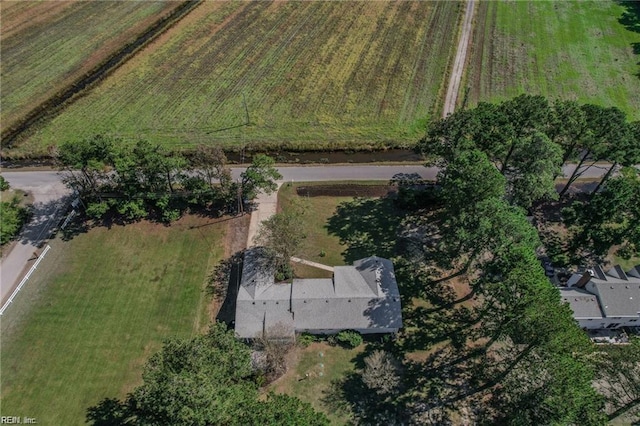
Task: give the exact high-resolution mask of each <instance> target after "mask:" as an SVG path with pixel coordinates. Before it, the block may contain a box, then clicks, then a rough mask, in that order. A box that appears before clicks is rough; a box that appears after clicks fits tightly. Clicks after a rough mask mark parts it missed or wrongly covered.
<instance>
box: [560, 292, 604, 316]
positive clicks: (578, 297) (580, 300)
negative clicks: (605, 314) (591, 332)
mask: <svg viewBox="0 0 640 426" xmlns="http://www.w3.org/2000/svg"><path fill="white" fill-rule="evenodd" d="M560 297H561V298H562V301H563V302H565V303H568V304H569V307H570V308H571V310H572V311H573V317H574V318H575V319H601V318H602V311H601V310H600V305H598V298H597V297H596V295H595V294H592V293H589V292H588V291H585V290H582V289H579V288H561V289H560Z"/></svg>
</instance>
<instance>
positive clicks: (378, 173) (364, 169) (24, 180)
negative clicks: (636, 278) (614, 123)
mask: <svg viewBox="0 0 640 426" xmlns="http://www.w3.org/2000/svg"><path fill="white" fill-rule="evenodd" d="M574 167H575V166H573V165H568V166H565V167H564V168H563V172H564V174H565V175H569V174H570V173H571V172H572V171H573V168H574ZM607 169H608V165H607V164H602V165H600V166H596V167H592V168H591V169H589V170H588V171H587V172H586V173H585V174H584V175H583V178H598V177H601V176H602V175H603V174H604V173H606V170H607ZM243 170H244V168H234V169H232V172H233V173H232V174H233V176H234V177H239V176H240V173H241V172H242V171H243ZM279 170H280V173H281V174H282V176H283V177H282V181H281V182H279V183H282V182H291V181H294V182H300V181H337V180H389V179H391V178H392V177H393V176H394V175H396V174H398V173H405V174H413V173H417V174H418V175H420V176H421V177H422V178H424V179H432V180H433V179H435V178H436V176H437V174H438V169H437V168H435V167H423V166H416V165H413V166H397V165H396V166H372V165H366V166H365V165H348V166H331V165H326V166H305V167H298V166H296V167H281V168H280V169H279ZM2 176H4V178H5V179H6V180H7V181H8V182H9V184H10V185H11V186H12V187H13V188H17V189H22V190H25V191H29V192H31V193H32V194H33V196H34V220H33V221H32V222H31V223H30V224H29V225H28V226H27V227H26V228H25V230H24V232H23V235H22V237H21V238H20V240H19V241H18V243H17V244H16V245H15V246H14V248H13V250H11V252H10V253H9V254H8V255H7V256H6V257H5V258H4V259H3V260H2V262H1V264H0V278H1V281H0V300H2V301H3V302H4V300H5V299H6V298H7V297H8V296H9V294H10V292H11V291H12V290H13V288H14V287H15V286H16V285H17V284H18V283H19V281H20V279H21V278H22V276H23V274H24V272H25V270H26V268H27V267H30V265H31V263H32V262H33V261H34V260H35V258H34V256H33V252H34V251H35V250H36V249H37V247H38V245H39V244H40V243H41V242H42V241H43V240H44V239H45V238H46V237H47V236H48V234H49V232H50V231H51V229H53V227H54V226H55V225H56V224H57V222H58V220H59V218H60V215H61V214H62V213H63V212H64V210H65V209H64V208H65V207H66V205H67V202H68V198H65V197H66V196H68V195H69V191H68V189H67V188H66V187H65V186H64V184H63V183H62V177H61V176H60V174H59V173H58V172H53V171H28V172H27V171H25V172H10V171H3V172H2ZM267 198H269V201H271V204H272V206H271V209H269V211H267V210H265V212H264V215H262V216H264V217H268V215H269V214H271V213H272V212H271V211H272V210H273V211H275V202H274V201H273V197H267ZM258 201H260V200H258ZM264 201H265V204H264V207H265V208H266V207H267V206H266V204H269V203H268V202H266V201H267V200H264ZM265 215H266V216H265ZM264 217H258V215H256V219H255V222H256V224H258V223H259V222H260V220H261V219H264ZM253 228H254V229H256V228H257V227H256V226H253ZM252 240H253V235H250V236H249V242H251V241H252Z"/></svg>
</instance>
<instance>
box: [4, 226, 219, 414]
mask: <svg viewBox="0 0 640 426" xmlns="http://www.w3.org/2000/svg"><path fill="white" fill-rule="evenodd" d="M209 222H211V221H210V220H208V219H203V218H197V217H185V218H183V219H181V220H180V221H178V222H177V223H175V224H173V225H172V226H170V227H166V226H163V225H160V224H150V223H146V222H142V223H137V224H133V225H127V226H124V227H123V226H117V225H114V226H113V227H112V228H111V229H107V228H104V227H99V228H94V229H91V230H90V231H89V232H87V233H81V234H79V235H77V236H76V237H75V238H73V239H72V240H70V241H68V242H63V241H61V240H55V241H53V242H52V243H51V246H52V249H51V250H50V252H49V254H47V256H46V257H45V258H44V260H43V261H42V263H41V266H40V267H39V269H38V270H37V272H36V273H35V274H34V276H33V277H32V279H31V280H30V281H29V282H28V284H27V285H26V286H25V287H24V289H23V291H21V293H20V294H19V295H18V297H17V298H16V300H15V302H14V303H13V304H12V305H11V307H10V308H9V309H8V310H7V312H6V313H5V315H4V316H3V317H2V349H1V350H2V352H1V353H2V358H1V371H2V376H1V396H2V407H1V409H2V415H3V416H4V415H20V416H29V417H35V418H36V419H37V421H38V423H39V424H43V425H81V424H84V419H85V414H86V409H87V408H88V407H89V406H92V405H94V404H96V403H98V402H99V401H100V400H101V399H103V398H106V397H119V398H122V397H124V396H125V395H126V393H127V392H129V391H131V390H132V389H133V388H134V387H135V386H136V385H137V384H139V383H141V369H142V366H143V364H144V363H145V362H146V360H147V359H148V357H149V356H150V355H152V354H153V353H154V352H156V351H157V350H158V349H159V348H160V346H161V343H162V341H163V339H166V338H168V337H173V336H175V337H189V336H192V335H194V334H195V333H196V332H199V331H202V330H203V329H204V328H205V327H206V326H207V325H208V322H209V319H208V315H209V314H208V310H207V305H208V303H209V302H210V298H209V297H208V296H207V294H206V292H205V291H204V290H203V287H204V285H205V283H206V281H207V276H208V272H209V271H210V269H211V267H212V266H213V265H214V264H215V263H216V262H217V261H218V260H220V259H221V257H222V256H223V247H224V244H223V239H224V236H225V232H226V226H227V225H226V224H225V223H220V224H215V225H209V226H203V227H194V226H197V225H204V224H207V223H209Z"/></svg>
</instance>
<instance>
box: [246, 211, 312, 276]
mask: <svg viewBox="0 0 640 426" xmlns="http://www.w3.org/2000/svg"><path fill="white" fill-rule="evenodd" d="M306 214H308V209H307V206H306V205H305V204H303V203H302V202H297V203H294V204H293V205H292V206H290V207H289V208H288V209H287V210H286V211H283V212H281V213H276V214H274V215H273V216H271V217H270V218H269V219H267V220H265V221H263V222H262V224H261V225H260V230H259V231H258V235H257V242H258V243H259V244H260V245H262V246H264V247H265V248H266V249H267V254H268V255H269V257H270V258H271V260H272V261H273V263H274V265H275V268H276V273H277V275H278V276H279V278H280V279H282V278H289V277H291V275H292V270H291V267H290V262H291V257H292V256H295V255H298V256H299V255H301V253H300V251H301V250H302V249H303V244H304V241H305V238H306V234H305V215H306Z"/></svg>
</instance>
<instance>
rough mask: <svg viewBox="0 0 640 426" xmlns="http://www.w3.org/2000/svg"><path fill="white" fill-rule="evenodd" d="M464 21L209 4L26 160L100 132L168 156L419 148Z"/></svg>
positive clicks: (75, 108)
mask: <svg viewBox="0 0 640 426" xmlns="http://www.w3.org/2000/svg"><path fill="white" fill-rule="evenodd" d="M459 13H460V8H459V4H458V3H455V2H355V1H354V2H275V3H266V2H247V3H245V2H205V3H203V4H202V5H201V6H199V7H198V8H196V9H195V10H193V11H192V12H191V13H190V14H189V15H188V16H187V17H185V18H184V19H183V20H182V21H181V22H180V23H179V24H177V25H176V26H175V27H174V28H172V29H171V30H169V31H168V32H167V33H166V34H165V35H163V36H162V37H160V38H159V39H158V40H157V41H155V42H154V43H152V44H151V45H149V46H148V47H147V48H145V49H144V50H143V51H141V52H140V53H139V54H138V55H137V56H136V57H135V58H133V59H132V60H131V61H129V63H127V64H126V65H125V66H123V67H122V68H121V69H119V70H118V71H117V72H115V73H114V74H113V75H112V76H111V77H109V78H108V79H106V80H105V81H104V82H103V83H102V84H101V85H100V86H99V87H97V88H95V89H94V90H93V92H92V93H90V94H89V95H87V96H85V97H84V98H82V99H80V100H78V101H77V102H76V103H74V104H73V105H71V106H70V107H69V108H68V109H67V110H66V111H65V112H64V113H63V114H61V115H60V116H58V117H57V118H55V119H54V120H53V121H52V122H51V123H50V124H49V125H47V126H45V127H44V128H43V129H42V130H41V131H40V132H38V134H36V135H33V136H32V137H31V138H30V139H29V140H28V141H26V143H25V144H24V145H23V147H22V148H21V149H23V150H26V151H29V150H32V151H37V150H38V149H42V148H43V147H46V146H49V145H52V144H55V143H57V142H59V141H61V140H66V139H77V138H80V137H83V136H85V135H88V134H92V133H98V132H108V133H115V134H118V135H121V136H123V137H125V138H131V139H134V138H138V137H145V138H147V139H150V140H153V141H157V142H160V143H163V144H167V145H172V146H189V145H192V144H195V143H216V144H221V145H224V146H226V147H231V146H239V145H253V146H260V147H274V146H287V147H290V148H303V149H304V148H307V149H313V148H315V149H317V148H322V149H327V148H333V147H346V148H357V147H366V146H398V145H406V144H411V143H413V142H414V141H415V140H416V138H417V137H418V134H419V126H416V123H419V122H424V119H425V117H427V116H428V115H431V114H434V113H435V112H436V110H437V109H438V108H439V105H438V99H439V94H440V91H441V88H442V87H443V85H444V82H443V80H444V78H445V74H446V69H447V65H448V61H449V58H450V55H451V51H452V46H454V45H455V39H456V35H457V29H456V24H457V22H458V18H459ZM247 114H248V116H249V123H248V124H247V123H246V115H247Z"/></svg>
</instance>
